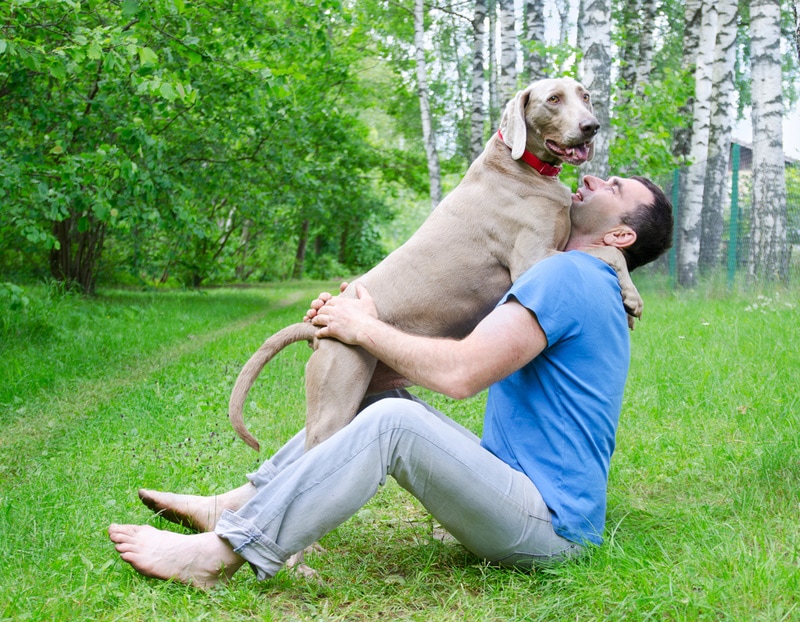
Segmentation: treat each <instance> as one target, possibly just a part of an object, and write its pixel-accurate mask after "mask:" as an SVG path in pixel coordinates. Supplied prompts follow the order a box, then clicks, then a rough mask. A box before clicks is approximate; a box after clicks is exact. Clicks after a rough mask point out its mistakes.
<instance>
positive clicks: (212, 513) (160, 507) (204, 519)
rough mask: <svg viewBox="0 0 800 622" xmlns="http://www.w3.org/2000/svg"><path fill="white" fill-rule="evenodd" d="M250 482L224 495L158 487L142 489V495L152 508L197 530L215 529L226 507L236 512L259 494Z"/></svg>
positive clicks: (169, 519) (173, 521)
mask: <svg viewBox="0 0 800 622" xmlns="http://www.w3.org/2000/svg"><path fill="white" fill-rule="evenodd" d="M256 490H257V489H256V487H255V486H253V484H251V483H250V482H248V483H247V484H245V485H244V486H240V487H239V488H234V489H233V490H231V491H229V492H226V493H224V494H221V495H214V496H211V497H201V496H198V495H179V494H174V493H171V492H159V491H157V490H147V489H145V488H141V489H140V490H139V498H140V499H141V500H142V503H144V504H145V505H146V506H147V507H149V508H150V509H151V510H153V512H155V513H156V514H159V515H160V516H163V517H164V518H166V519H167V520H168V521H170V522H172V523H177V524H178V525H183V526H184V527H188V528H189V529H194V530H195V531H214V527H216V526H217V521H218V520H219V517H220V515H221V514H222V512H223V511H224V510H231V511H232V512H235V511H236V510H238V509H239V508H240V507H242V506H243V505H244V504H245V503H247V502H248V501H250V499H252V498H253V497H254V496H255V494H256Z"/></svg>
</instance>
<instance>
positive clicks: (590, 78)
mask: <svg viewBox="0 0 800 622" xmlns="http://www.w3.org/2000/svg"><path fill="white" fill-rule="evenodd" d="M578 21H579V23H581V24H582V28H583V30H582V33H583V36H582V37H581V38H580V39H581V40H580V41H579V43H580V44H581V46H582V48H583V60H582V61H581V67H580V76H581V81H582V82H583V85H584V86H585V87H586V88H587V89H588V90H589V92H590V93H591V95H592V106H593V108H594V116H595V117H597V121H598V122H599V123H600V131H599V132H598V134H597V136H596V137H595V139H594V141H595V142H594V159H593V160H592V161H591V162H589V163H588V164H586V165H584V172H586V173H588V174H591V175H597V176H598V177H602V178H603V179H605V178H606V177H608V168H609V167H608V144H609V142H610V141H611V123H610V106H611V4H610V1H609V0H581V4H580V17H579V18H578Z"/></svg>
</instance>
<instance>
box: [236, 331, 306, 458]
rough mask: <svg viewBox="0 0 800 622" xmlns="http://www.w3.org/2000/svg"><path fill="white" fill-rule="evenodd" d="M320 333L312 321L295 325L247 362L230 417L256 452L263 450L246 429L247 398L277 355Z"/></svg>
mask: <svg viewBox="0 0 800 622" xmlns="http://www.w3.org/2000/svg"><path fill="white" fill-rule="evenodd" d="M316 331H317V327H316V326H313V325H312V324H310V323H309V322H300V323H298V324H292V325H291V326H287V327H286V328H284V329H282V330H279V331H278V332H277V333H275V334H274V335H272V336H271V337H270V338H269V339H267V340H266V341H265V342H264V345H262V346H261V347H260V348H259V349H258V350H256V353H255V354H253V356H251V357H250V360H249V361H247V363H245V366H244V367H243V368H242V371H241V372H239V377H238V378H237V379H236V384H235V385H234V387H233V392H232V393H231V401H230V403H229V404H228V418H229V419H230V421H231V425H233V429H234V430H236V433H237V434H238V435H239V437H240V438H241V439H242V440H243V441H244V442H245V443H247V444H248V445H250V447H252V448H253V449H255V450H256V451H258V450H259V444H258V441H257V440H256V439H255V438H254V437H253V435H252V434H250V432H249V430H248V429H247V427H246V426H245V424H244V416H243V414H242V409H243V406H244V401H245V399H247V394H248V393H249V392H250V387H252V386H253V383H254V382H255V381H256V378H258V374H260V373H261V370H262V369H264V365H266V364H267V363H269V362H270V361H271V360H272V357H273V356H275V355H276V354H277V353H278V352H280V351H281V350H283V349H284V348H285V347H286V346H288V345H289V344H291V343H296V342H298V341H311V340H312V339H313V338H314V333H315V332H316Z"/></svg>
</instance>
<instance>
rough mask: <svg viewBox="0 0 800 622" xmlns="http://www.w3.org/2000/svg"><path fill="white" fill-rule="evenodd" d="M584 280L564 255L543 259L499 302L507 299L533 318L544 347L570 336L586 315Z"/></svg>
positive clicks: (566, 255)
mask: <svg viewBox="0 0 800 622" xmlns="http://www.w3.org/2000/svg"><path fill="white" fill-rule="evenodd" d="M583 289H584V279H583V277H582V274H581V271H580V269H579V267H578V266H577V265H576V264H575V262H574V261H573V260H572V258H570V256H569V255H568V254H567V253H561V254H559V255H554V256H552V257H548V258H547V259H543V260H542V261H540V262H539V263H537V264H535V265H534V266H533V267H532V268H530V269H529V270H528V271H527V272H525V273H524V274H523V275H522V276H521V277H520V278H519V279H517V281H516V282H515V283H514V284H513V285H512V286H511V289H510V290H509V291H508V293H507V294H506V295H505V296H504V297H503V298H502V299H501V300H500V303H499V304H504V303H505V302H507V301H508V300H509V299H510V298H513V299H515V300H516V301H517V302H519V303H520V304H521V305H522V306H524V307H525V308H527V309H528V310H530V311H532V312H533V313H534V314H535V315H536V319H537V320H538V322H539V325H540V326H541V327H542V330H543V331H544V334H545V336H546V337H547V343H548V345H551V346H552V345H553V344H554V343H556V342H557V341H559V340H561V339H564V338H565V337H567V336H569V335H571V334H574V333H575V331H577V330H579V328H580V326H582V324H583V318H584V316H585V314H586V311H587V310H586V304H585V300H586V297H585V293H584V291H583Z"/></svg>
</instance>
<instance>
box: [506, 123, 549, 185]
mask: <svg viewBox="0 0 800 622" xmlns="http://www.w3.org/2000/svg"><path fill="white" fill-rule="evenodd" d="M497 135H498V136H499V137H500V140H503V135H502V134H501V133H500V130H497ZM509 148H510V147H509ZM522 161H523V162H525V163H526V164H527V165H528V166H530V167H531V168H532V169H534V170H535V171H538V172H539V174H541V175H545V176H546V177H558V174H559V173H560V172H561V167H560V166H553V165H552V164H548V163H547V162H542V161H541V160H540V159H539V158H537V157H536V156H535V155H533V154H532V153H531V152H530V151H528V150H527V149H526V150H525V151H523V152H522Z"/></svg>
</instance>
